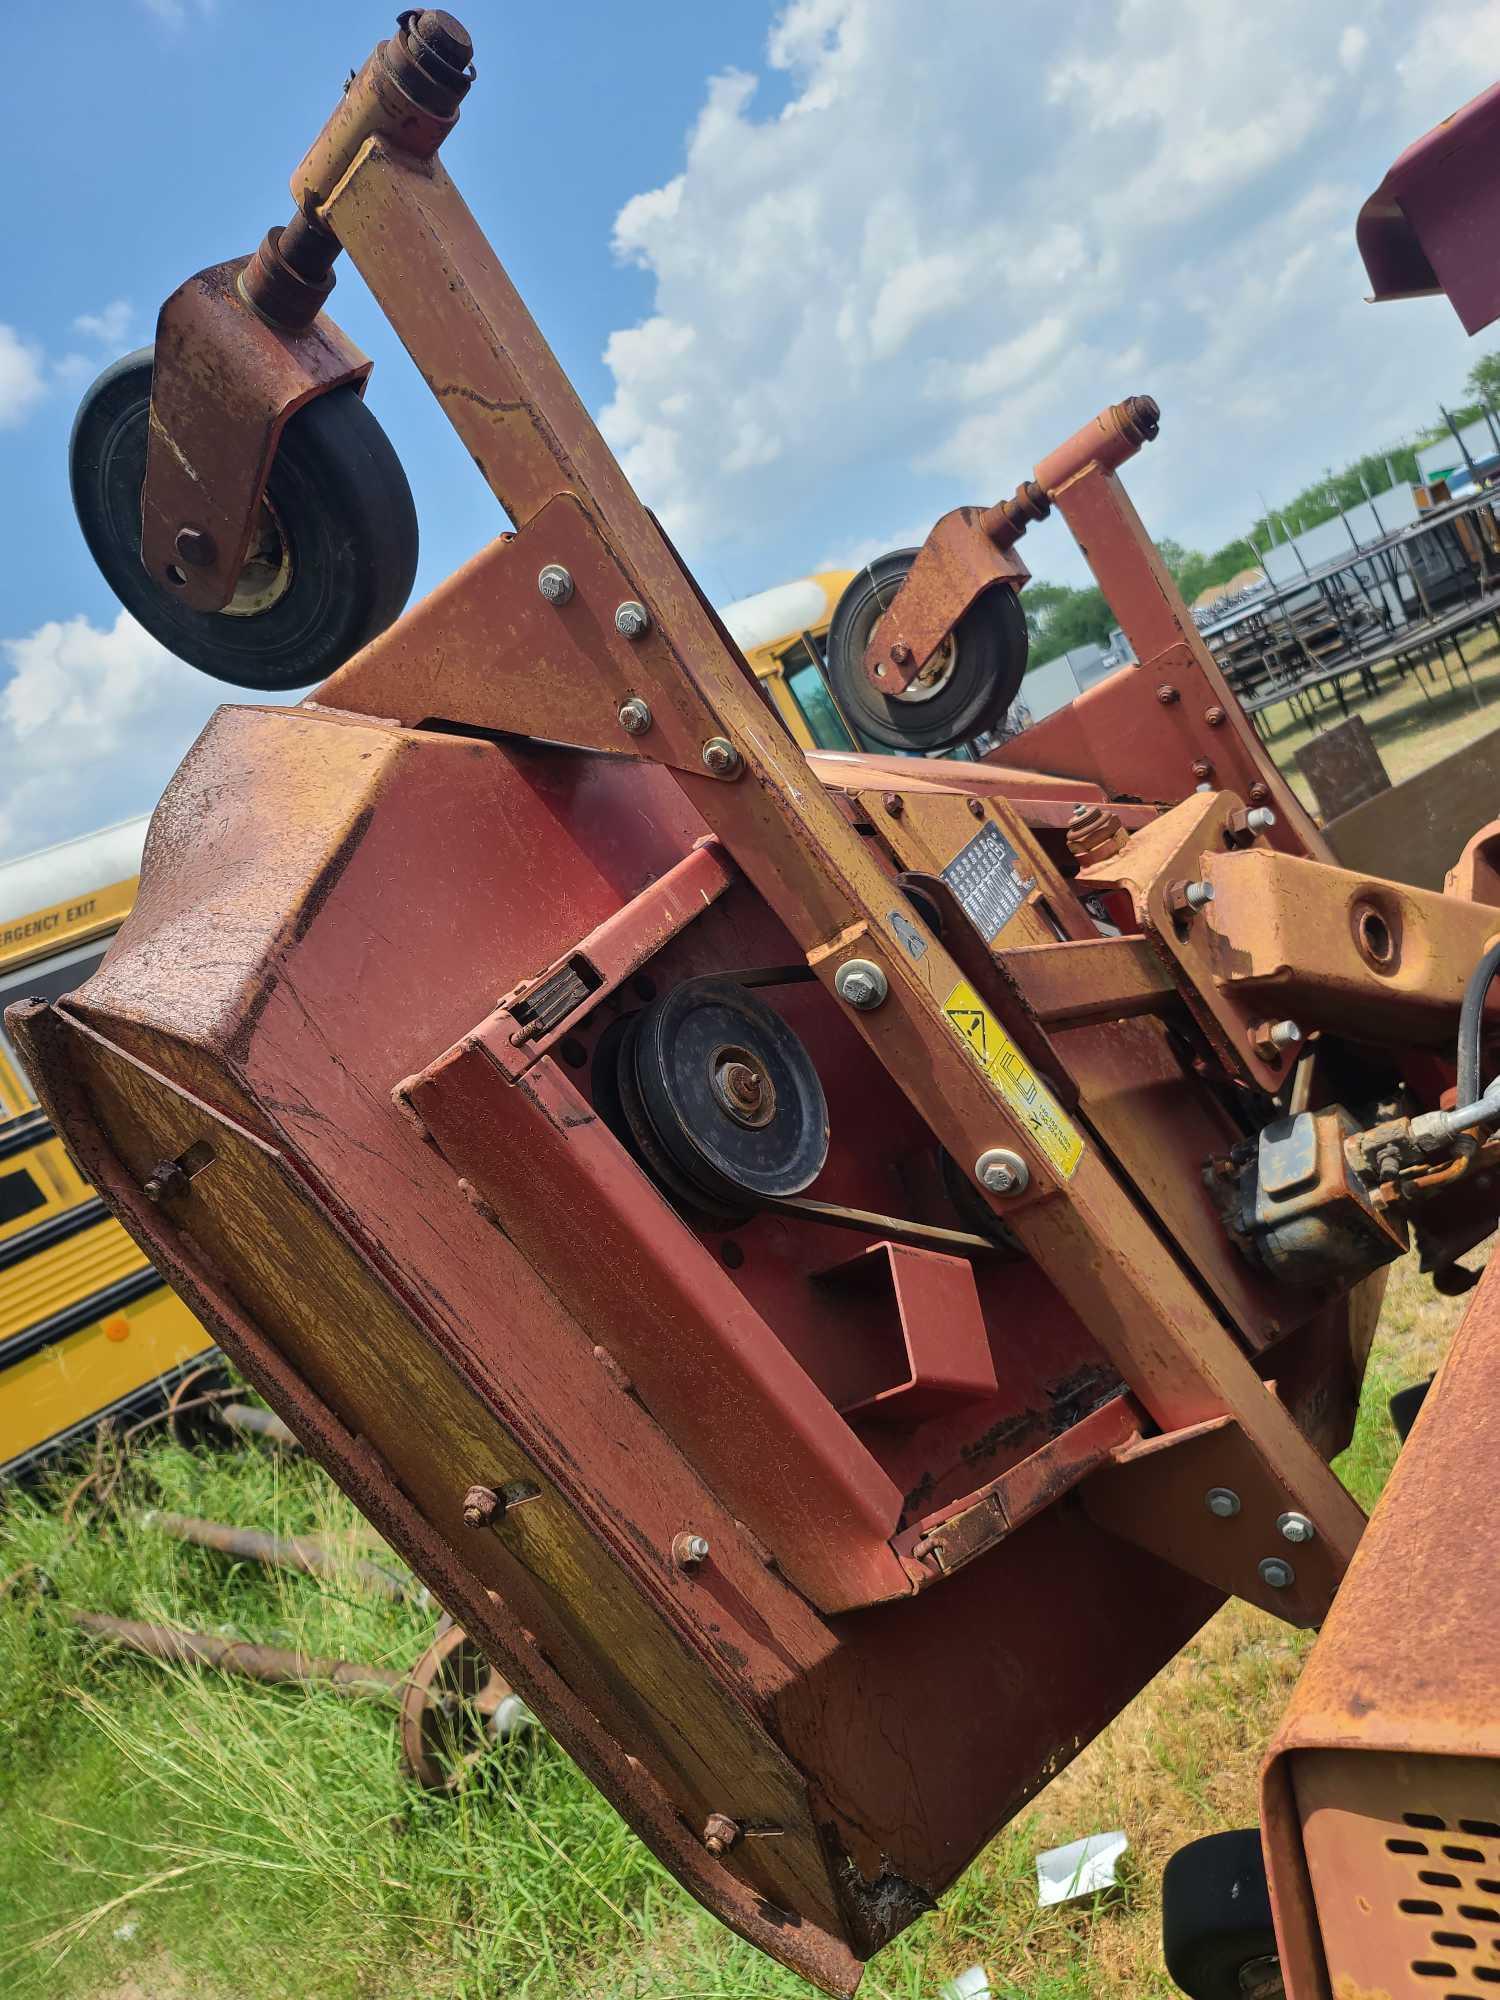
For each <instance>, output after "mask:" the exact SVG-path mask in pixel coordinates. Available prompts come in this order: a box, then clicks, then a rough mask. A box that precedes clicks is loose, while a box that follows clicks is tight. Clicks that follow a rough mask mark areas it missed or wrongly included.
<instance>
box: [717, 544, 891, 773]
mask: <svg viewBox="0 0 1500 2000" xmlns="http://www.w3.org/2000/svg"><path fill="white" fill-rule="evenodd" d="M853 578H854V572H853V571H852V570H847V569H825V570H820V571H819V572H818V573H817V575H815V576H804V577H799V578H798V579H797V580H796V582H794V583H778V584H776V585H775V586H774V587H773V588H772V589H770V590H762V591H759V592H758V593H757V594H756V595H755V596H754V597H742V598H740V599H739V600H738V602H737V603H734V604H726V605H725V607H724V609H723V610H722V611H721V612H720V613H719V616H720V617H721V618H722V619H723V621H724V624H725V626H726V627H727V629H728V631H729V634H730V636H731V638H732V639H733V640H734V641H735V644H736V645H737V646H738V647H739V649H740V651H741V652H742V653H743V654H744V655H745V658H746V659H747V660H748V661H749V662H750V665H751V668H752V669H753V670H754V673H755V677H756V679H757V680H758V681H759V682H760V684H761V686H762V687H763V688H764V689H765V691H766V693H767V694H768V695H769V696H770V699H771V702H772V704H773V705H774V707H775V709H776V712H777V714H778V715H780V716H781V718H782V720H783V721H784V722H785V723H786V726H787V728H788V729H790V731H791V732H792V735H793V737H794V738H795V739H796V741H797V742H798V743H800V744H801V745H802V748H803V749H804V750H814V749H816V750H853V749H856V748H857V747H858V746H857V745H856V743H855V741H854V739H853V737H852V736H851V735H850V734H849V731H848V730H847V729H846V728H845V727H844V721H843V717H842V716H841V715H840V714H839V712H838V710H837V708H836V707H835V706H834V704H833V699H832V697H831V696H830V695H829V692H828V683H827V681H826V680H825V679H824V678H823V652H824V644H825V641H826V640H827V637H828V626H829V622H830V620H831V619H832V617H833V607H834V606H835V605H836V604H837V603H838V601H839V598H840V597H841V596H842V595H843V591H844V586H845V585H846V584H848V583H851V582H852V581H853Z"/></svg>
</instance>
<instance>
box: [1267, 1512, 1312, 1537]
mask: <svg viewBox="0 0 1500 2000" xmlns="http://www.w3.org/2000/svg"><path fill="white" fill-rule="evenodd" d="M1276 1526H1277V1528H1278V1529H1279V1530H1280V1532H1281V1538H1282V1540H1283V1541H1287V1542H1310V1541H1313V1540H1314V1539H1315V1538H1316V1536H1317V1532H1318V1531H1317V1529H1316V1528H1315V1527H1314V1526H1313V1524H1312V1522H1311V1521H1309V1520H1308V1518H1307V1516H1306V1515H1305V1514H1296V1513H1292V1514H1283V1515H1282V1516H1281V1518H1280V1519H1279V1520H1278V1521H1277V1523H1276Z"/></svg>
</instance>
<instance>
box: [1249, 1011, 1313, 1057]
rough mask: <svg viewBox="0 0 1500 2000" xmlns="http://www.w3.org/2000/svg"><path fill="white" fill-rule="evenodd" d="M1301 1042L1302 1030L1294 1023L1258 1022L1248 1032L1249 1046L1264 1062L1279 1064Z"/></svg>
mask: <svg viewBox="0 0 1500 2000" xmlns="http://www.w3.org/2000/svg"><path fill="white" fill-rule="evenodd" d="M1301 1041H1302V1030H1301V1029H1300V1028H1299V1027H1298V1026H1297V1023H1296V1022H1295V1021H1258V1022H1257V1023H1256V1025H1255V1026H1254V1027H1253V1028H1252V1029H1251V1030H1250V1046H1251V1047H1252V1048H1253V1049H1254V1051H1255V1053H1256V1054H1257V1055H1258V1056H1260V1057H1261V1058H1262V1060H1263V1061H1265V1062H1280V1060H1281V1058H1282V1057H1283V1056H1284V1055H1288V1054H1290V1052H1291V1051H1292V1050H1293V1049H1295V1048H1297V1047H1298V1046H1299V1045H1300V1044H1301Z"/></svg>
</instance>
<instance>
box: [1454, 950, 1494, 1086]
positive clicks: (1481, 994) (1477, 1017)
mask: <svg viewBox="0 0 1500 2000" xmlns="http://www.w3.org/2000/svg"><path fill="white" fill-rule="evenodd" d="M1497 972H1500V940H1497V941H1496V942H1495V943H1494V944H1492V945H1491V946H1490V948H1489V950H1488V951H1487V952H1486V953H1485V955H1484V957H1483V958H1482V959H1480V961H1479V963H1478V965H1476V966H1475V968H1474V970H1473V971H1472V972H1471V973H1470V974H1469V983H1468V985H1467V986H1466V987H1465V988H1464V1004H1463V1007H1462V1009H1461V1010H1460V1012H1459V1016H1458V1099H1457V1102H1458V1103H1460V1104H1472V1103H1473V1102H1474V1100H1475V1099H1476V1098H1477V1097H1478V1096H1479V1094H1480V1091H1481V1090H1482V1088H1483V1086H1482V1085H1481V1083H1480V1081H1479V1064H1480V1047H1479V1044H1480V1039H1481V1037H1480V1024H1481V1022H1482V1021H1483V1020H1484V1003H1485V1001H1486V1000H1487V999H1488V998H1489V993H1490V987H1491V985H1492V984H1493V982H1494V978H1495V974H1496V973H1497Z"/></svg>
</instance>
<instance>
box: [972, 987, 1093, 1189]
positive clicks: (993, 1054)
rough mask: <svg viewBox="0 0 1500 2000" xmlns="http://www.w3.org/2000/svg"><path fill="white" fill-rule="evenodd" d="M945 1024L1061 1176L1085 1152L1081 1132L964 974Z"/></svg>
mask: <svg viewBox="0 0 1500 2000" xmlns="http://www.w3.org/2000/svg"><path fill="white" fill-rule="evenodd" d="M943 1012H944V1013H945V1014H946V1015H947V1017H948V1025H949V1027H951V1028H952V1030H953V1032H954V1034H956V1035H957V1036H958V1039H959V1040H960V1041H961V1042H962V1043H963V1045H964V1047H965V1048H966V1049H967V1050H968V1051H969V1054H970V1055H971V1056H972V1057H973V1058H974V1060H975V1062H976V1063H978V1065H979V1067H980V1068H981V1069H982V1070H983V1071H984V1073H985V1075H986V1076H987V1077H989V1078H990V1080H991V1082H992V1083H993V1084H994V1085H995V1088H996V1089H997V1090H998V1091H999V1092H1000V1095H1001V1096H1002V1097H1003V1098H1004V1099H1005V1101H1006V1103H1007V1104H1008V1105H1009V1106H1010V1108H1011V1110H1012V1111H1014V1112H1015V1114H1016V1116H1017V1118H1019V1119H1020V1121H1021V1123H1022V1125H1023V1126H1025V1128H1026V1132H1027V1135H1028V1136H1029V1138H1030V1140H1031V1143H1032V1144H1033V1145H1034V1146H1035V1147H1036V1149H1037V1151H1038V1152H1039V1153H1040V1154H1041V1156H1042V1158H1043V1159H1044V1160H1046V1161H1047V1162H1048V1164H1049V1165H1050V1166H1052V1167H1053V1168H1054V1169H1055V1170H1056V1172H1057V1173H1059V1174H1060V1175H1061V1176H1062V1178H1063V1179H1064V1180H1065V1181H1069V1180H1071V1179H1072V1178H1073V1174H1074V1172H1075V1170H1076V1169H1077V1166H1078V1162H1079V1161H1080V1160H1081V1159H1082V1158H1083V1134H1082V1133H1081V1132H1080V1131H1079V1130H1078V1127H1077V1126H1076V1125H1075V1124H1074V1123H1073V1122H1072V1120H1071V1119H1070V1118H1069V1117H1068V1115H1067V1113H1066V1112H1065V1111H1064V1110H1063V1108H1062V1106H1061V1105H1060V1104H1059V1103H1058V1101H1057V1099H1056V1098H1055V1097H1054V1096H1053V1095H1052V1093H1051V1091H1050V1090H1048V1088H1047V1086H1046V1084H1044V1083H1043V1082H1042V1080H1041V1078H1040V1077H1039V1076H1038V1075H1037V1074H1036V1072H1035V1071H1034V1070H1033V1069H1032V1068H1031V1067H1030V1065H1029V1064H1028V1063H1027V1061H1026V1058H1025V1057H1024V1056H1023V1055H1022V1054H1021V1051H1020V1050H1019V1049H1018V1048H1017V1047H1016V1045H1015V1043H1014V1042H1013V1041H1012V1040H1011V1038H1010V1036H1009V1035H1007V1034H1006V1032H1005V1030H1004V1028H1002V1027H1001V1025H1000V1023H999V1022H998V1021H997V1020H996V1019H995V1017H994V1015H993V1014H992V1013H991V1012H990V1010H989V1008H988V1007H986V1006H985V1004H984V1002H983V1001H982V1000H981V999H980V997H979V995H978V994H977V993H976V992H975V991H974V989H973V987H972V986H970V985H969V984H968V982H967V981H966V980H962V979H961V980H960V981H959V982H958V984H957V986H955V987H954V989H953V991H952V992H951V993H950V994H949V995H948V997H947V999H946V1000H945V1001H944V1002H943Z"/></svg>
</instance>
